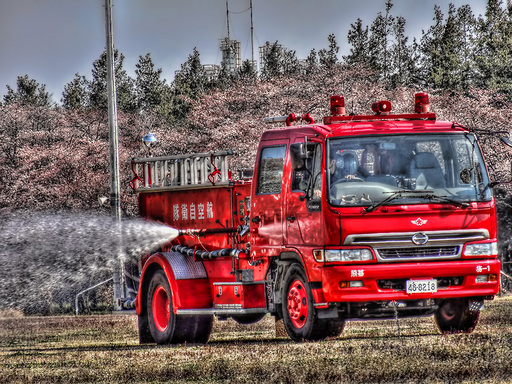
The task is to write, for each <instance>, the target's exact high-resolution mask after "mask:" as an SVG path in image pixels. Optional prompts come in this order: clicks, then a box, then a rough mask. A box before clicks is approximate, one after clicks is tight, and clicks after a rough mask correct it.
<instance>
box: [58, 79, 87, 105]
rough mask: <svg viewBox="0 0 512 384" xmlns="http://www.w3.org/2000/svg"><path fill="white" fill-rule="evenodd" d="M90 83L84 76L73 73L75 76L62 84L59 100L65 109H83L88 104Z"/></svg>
mask: <svg viewBox="0 0 512 384" xmlns="http://www.w3.org/2000/svg"><path fill="white" fill-rule="evenodd" d="M89 87H90V83H89V82H88V81H87V79H86V78H85V76H80V75H79V74H78V73H76V74H75V78H74V79H73V80H72V81H70V82H69V83H67V84H66V85H65V86H64V92H62V98H61V102H62V105H63V106H64V108H66V109H83V108H87V107H88V106H89Z"/></svg>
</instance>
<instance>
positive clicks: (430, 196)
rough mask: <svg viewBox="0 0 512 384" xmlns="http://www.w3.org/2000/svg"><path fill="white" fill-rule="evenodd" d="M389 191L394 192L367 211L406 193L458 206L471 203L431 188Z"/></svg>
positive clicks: (464, 206)
mask: <svg viewBox="0 0 512 384" xmlns="http://www.w3.org/2000/svg"><path fill="white" fill-rule="evenodd" d="M387 193H392V194H391V195H390V196H388V197H386V198H385V199H384V200H382V201H380V202H378V203H377V204H372V205H370V206H368V207H366V208H365V209H364V210H365V211H366V212H373V211H375V210H376V209H377V208H379V207H382V206H384V205H387V204H388V203H390V202H391V201H393V200H395V199H398V198H400V197H404V195H405V196H407V195H414V197H417V198H420V199H427V200H434V199H436V200H442V201H445V202H447V203H450V204H453V205H456V206H460V207H461V208H467V207H469V204H467V203H462V202H460V201H457V200H453V199H450V198H449V197H446V196H440V195H435V194H434V191H431V190H422V191H411V190H407V189H405V190H400V191H396V192H387Z"/></svg>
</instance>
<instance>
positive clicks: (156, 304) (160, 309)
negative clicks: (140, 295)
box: [151, 285, 171, 332]
mask: <svg viewBox="0 0 512 384" xmlns="http://www.w3.org/2000/svg"><path fill="white" fill-rule="evenodd" d="M151 305H152V309H153V320H154V322H155V326H156V328H157V329H158V330H159V331H160V332H165V330H166V329H167V327H168V325H169V316H170V313H171V308H170V305H169V296H167V292H166V291H165V288H164V287H162V286H161V285H159V286H158V287H157V288H156V290H155V293H154V294H153V302H152V303H151Z"/></svg>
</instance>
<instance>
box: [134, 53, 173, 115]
mask: <svg viewBox="0 0 512 384" xmlns="http://www.w3.org/2000/svg"><path fill="white" fill-rule="evenodd" d="M135 67H136V69H135V75H136V78H135V93H136V95H137V108H138V109H139V110H140V111H143V112H150V111H152V110H154V109H156V108H158V107H159V106H160V105H161V104H162V102H163V99H164V92H165V88H166V84H165V80H161V79H160V77H161V75H162V69H161V68H159V69H155V66H154V64H153V60H152V59H151V56H150V54H149V53H148V54H146V56H144V57H143V56H139V62H138V63H137V64H135Z"/></svg>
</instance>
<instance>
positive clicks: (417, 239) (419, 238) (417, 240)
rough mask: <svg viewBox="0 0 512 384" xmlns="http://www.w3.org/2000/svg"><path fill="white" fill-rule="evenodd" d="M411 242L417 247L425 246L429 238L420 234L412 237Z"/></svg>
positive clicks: (424, 234)
mask: <svg viewBox="0 0 512 384" xmlns="http://www.w3.org/2000/svg"><path fill="white" fill-rule="evenodd" d="M411 241H412V242H413V243H414V244H416V245H424V244H427V242H428V236H427V234H426V233H423V232H418V233H415V234H414V235H413V236H412V238H411Z"/></svg>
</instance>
